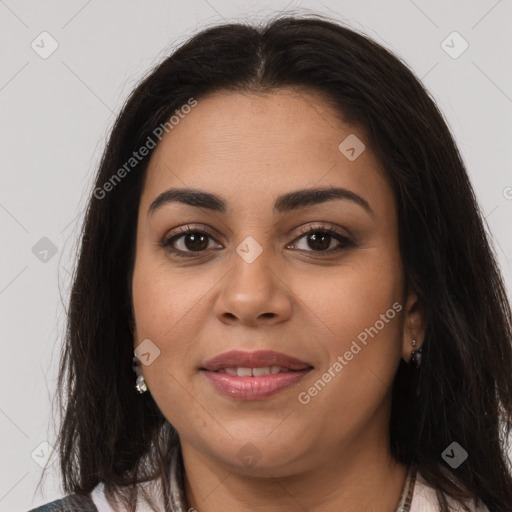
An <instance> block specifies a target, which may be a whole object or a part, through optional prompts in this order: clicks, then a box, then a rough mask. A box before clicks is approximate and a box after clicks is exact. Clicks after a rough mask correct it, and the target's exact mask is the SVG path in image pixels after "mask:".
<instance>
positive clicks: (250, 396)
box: [203, 368, 311, 400]
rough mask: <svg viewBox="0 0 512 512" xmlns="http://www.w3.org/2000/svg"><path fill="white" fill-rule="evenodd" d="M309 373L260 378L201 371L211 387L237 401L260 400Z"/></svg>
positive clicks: (301, 371)
mask: <svg viewBox="0 0 512 512" xmlns="http://www.w3.org/2000/svg"><path fill="white" fill-rule="evenodd" d="M310 371H311V368H310V369H307V370H300V371H290V372H283V373H275V374H273V375H262V376H260V377H238V376H236V375H228V374H227V373H218V372H210V371H206V370H203V373H204V374H205V375H206V376H207V377H208V379H209V380H210V382H211V383H212V384H213V387H214V388H215V389H217V390H218V391H220V392H221V393H222V394H223V395H225V396H228V397H230V398H234V399H237V400H262V399H264V398H267V397H269V396H271V395H274V394H276V393H278V392H279V391H282V390H283V389H286V388H287V387H289V386H292V385H293V384H296V383H297V382H299V381H300V380H301V379H302V378H303V377H304V376H305V375H306V374H308V373H309V372H310Z"/></svg>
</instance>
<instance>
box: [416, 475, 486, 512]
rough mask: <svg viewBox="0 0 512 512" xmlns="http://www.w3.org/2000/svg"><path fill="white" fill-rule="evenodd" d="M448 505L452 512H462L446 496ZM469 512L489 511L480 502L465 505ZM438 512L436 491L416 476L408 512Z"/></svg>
mask: <svg viewBox="0 0 512 512" xmlns="http://www.w3.org/2000/svg"><path fill="white" fill-rule="evenodd" d="M446 499H447V501H448V504H449V505H450V506H451V507H453V510H454V512H463V510H464V509H463V508H462V507H461V505H460V504H459V503H458V502H456V501H454V500H453V499H452V498H450V497H449V496H446ZM467 506H468V508H469V510H471V512H489V509H488V508H487V507H486V506H485V505H484V504H483V503H482V502H481V501H478V502H477V503H475V502H471V503H467ZM438 510H439V501H438V499H437V493H436V490H435V489H434V488H433V487H431V486H430V485H429V484H428V483H427V482H426V481H425V480H424V479H423V477H422V476H421V474H420V473H418V474H417V475H416V483H415V484H414V493H413V498H412V502H411V508H410V512H436V511H438Z"/></svg>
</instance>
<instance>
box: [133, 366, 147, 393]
mask: <svg viewBox="0 0 512 512" xmlns="http://www.w3.org/2000/svg"><path fill="white" fill-rule="evenodd" d="M138 366H140V362H139V360H138V359H137V358H136V357H134V358H133V362H132V370H133V371H134V372H135V374H137V372H136V371H135V369H136V368H137V367H138ZM135 389H136V390H137V391H138V392H139V393H140V394H142V393H144V392H145V391H147V390H148V387H147V386H146V381H145V380H144V375H139V376H137V380H136V381H135Z"/></svg>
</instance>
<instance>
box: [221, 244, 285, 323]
mask: <svg viewBox="0 0 512 512" xmlns="http://www.w3.org/2000/svg"><path fill="white" fill-rule="evenodd" d="M271 253H272V251H271V250H270V249H269V250H267V251H265V250H264V251H262V252H261V254H259V256H258V257H257V258H256V259H254V260H252V258H245V257H244V254H243V253H242V256H240V254H239V253H238V252H236V253H233V264H232V267H231V269H230V270H229V271H228V273H227V274H226V275H225V277H224V278H223V279H222V280H221V288H220V292H219V294H218V297H217V300H216V302H215V306H214V313H215V315H216V316H217V317H218V318H219V320H221V321H222V322H224V323H232V324H234V323H237V322H238V323H241V324H243V325H246V326H249V327H257V326H258V325H273V324H277V323H280V322H284V321H286V320H287V319H289V318H290V316H291V314H292V310H293V307H292V297H293V294H292V291H291V289H290V287H289V286H287V284H286V282H285V279H284V278H283V277H284V276H283V275H281V276H280V275H279V271H278V270H277V269H276V268H273V265H272V261H271V256H272V255H271ZM274 267H275V265H274Z"/></svg>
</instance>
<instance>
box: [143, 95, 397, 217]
mask: <svg viewBox="0 0 512 512" xmlns="http://www.w3.org/2000/svg"><path fill="white" fill-rule="evenodd" d="M344 141H348V142H346V143H345V142H344ZM340 144H341V149H340ZM363 144H364V150H362V152H361V153H360V155H359V156H357V158H356V159H353V158H352V159H350V158H348V156H350V155H351V153H347V152H346V150H347V148H349V149H350V147H355V150H356V151H358V152H359V151H361V149H362V148H363ZM347 155H348V156H347ZM352 155H353V152H352ZM330 186H336V187H344V188H347V189H349V190H351V191H353V192H354V193H356V194H358V195H361V196H363V197H365V199H366V200H367V201H368V202H370V203H376V206H377V209H378V206H379V203H380V204H381V207H382V208H383V209H386V208H388V209H389V208H390V207H392V205H391V203H392V201H393V198H392V192H391V189H390V187H389V185H388V183H387V180H386V178H385V174H384V172H383V170H382V168H381V165H380V162H379V161H378V160H377V158H376V157H375V155H374V154H373V152H372V150H371V148H370V145H369V141H368V140H367V139H366V136H365V134H364V131H363V130H361V129H360V128H356V127H353V126H350V125H347V124H345V123H344V122H343V121H342V120H341V119H340V116H339V115H338V112H337V111H334V110H333V108H332V107H331V106H330V105H329V104H328V103H327V102H325V101H324V100H323V98H322V97H321V96H320V95H318V94H316V93H314V92H302V91H297V90H291V89H289V90H288V89H281V90H277V91H275V92H272V93H266V94H254V93H239V92H236V93H235V92H218V93H215V94H212V95H209V96H207V97H205V98H203V99H199V100H198V103H197V105H196V106H195V107H194V108H193V109H191V111H190V112H189V113H188V114H186V115H183V116H182V117H181V118H180V120H179V122H178V123H177V124H175V125H174V126H173V128H172V129H171V130H170V131H169V133H167V134H165V136H164V137H163V139H162V141H161V142H160V143H159V145H158V146H157V148H156V149H155V151H154V153H153V155H152V157H151V161H150V163H149V166H148V169H147V176H146V182H145V187H144V191H143V196H142V200H141V207H142V208H145V209H146V210H147V209H148V208H149V204H150V203H151V201H152V200H154V198H155V197H156V196H157V195H159V194H160V193H162V192H163V191H164V190H166V189H168V188H172V187H180V188H187V187H189V188H195V189H201V190H207V191H209V192H212V193H215V194H217V195H220V196H222V197H225V198H226V199H227V202H228V205H229V206H228V213H229V211H230V210H233V212H234V211H235V210H236V209H239V208H240V207H243V205H244V204H245V205H248V204H249V203H251V204H254V205H255V206H256V205H259V206H260V207H261V206H262V204H263V203H265V202H266V201H267V200H268V201H269V202H270V201H271V202H272V206H273V203H274V198H275V197H276V196H277V195H281V194H282V193H284V192H287V191H292V190H296V189H302V188H317V187H330ZM231 206H232V208H231ZM372 207H373V205H372Z"/></svg>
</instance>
